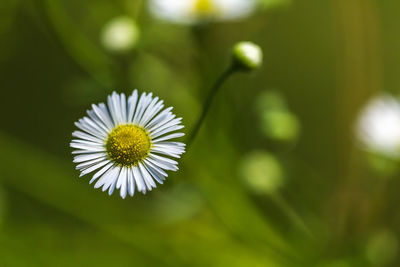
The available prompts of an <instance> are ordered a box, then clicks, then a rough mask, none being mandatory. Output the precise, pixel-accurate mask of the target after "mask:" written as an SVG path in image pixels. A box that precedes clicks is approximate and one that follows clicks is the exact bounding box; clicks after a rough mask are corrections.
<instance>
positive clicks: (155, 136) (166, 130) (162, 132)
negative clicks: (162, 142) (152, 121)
mask: <svg viewBox="0 0 400 267" xmlns="http://www.w3.org/2000/svg"><path fill="white" fill-rule="evenodd" d="M183 128H185V127H184V126H183V125H174V126H171V127H168V128H166V129H164V130H162V131H161V132H158V133H156V134H152V135H151V138H157V137H159V136H162V135H164V134H166V133H169V132H174V131H178V130H180V129H183Z"/></svg>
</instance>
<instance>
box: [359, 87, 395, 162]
mask: <svg viewBox="0 0 400 267" xmlns="http://www.w3.org/2000/svg"><path fill="white" fill-rule="evenodd" d="M356 133H357V136H358V138H359V141H360V143H361V145H362V146H363V148H364V149H366V150H368V151H370V152H373V153H378V154H382V155H385V156H388V157H394V158H399V157H400V102H399V100H398V99H396V98H394V97H393V96H391V95H388V94H385V95H380V96H377V97H375V98H373V99H372V100H370V101H369V102H368V103H367V105H366V107H365V108H364V109H363V110H362V112H361V115H360V117H359V120H358V123H357V125H356Z"/></svg>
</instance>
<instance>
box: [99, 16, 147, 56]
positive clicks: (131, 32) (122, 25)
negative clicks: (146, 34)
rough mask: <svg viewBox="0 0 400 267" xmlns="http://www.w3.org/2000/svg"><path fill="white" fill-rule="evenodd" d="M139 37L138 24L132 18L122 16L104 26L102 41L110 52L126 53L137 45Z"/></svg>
mask: <svg viewBox="0 0 400 267" xmlns="http://www.w3.org/2000/svg"><path fill="white" fill-rule="evenodd" d="M139 35H140V34H139V28H138V26H137V24H136V22H135V21H134V20H133V19H132V18H130V17H126V16H120V17H116V18H114V19H112V20H110V21H109V22H108V23H107V24H106V25H104V27H103V30H102V33H101V41H102V44H103V46H104V47H105V48H106V49H108V50H110V51H113V52H126V51H128V50H130V49H132V48H133V47H134V46H135V45H136V44H137V42H138V40H139Z"/></svg>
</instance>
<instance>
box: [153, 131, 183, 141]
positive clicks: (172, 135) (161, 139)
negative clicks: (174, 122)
mask: <svg viewBox="0 0 400 267" xmlns="http://www.w3.org/2000/svg"><path fill="white" fill-rule="evenodd" d="M184 135H185V134H184V133H173V134H169V135H166V136H163V137H160V138H156V139H154V140H152V142H153V143H159V142H162V141H166V140H170V139H174V138H179V137H182V136H184Z"/></svg>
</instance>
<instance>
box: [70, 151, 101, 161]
mask: <svg viewBox="0 0 400 267" xmlns="http://www.w3.org/2000/svg"><path fill="white" fill-rule="evenodd" d="M106 155H107V154H106V153H93V154H87V155H78V156H75V157H74V163H80V162H84V161H88V160H92V159H97V158H101V157H105V156H106Z"/></svg>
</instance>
